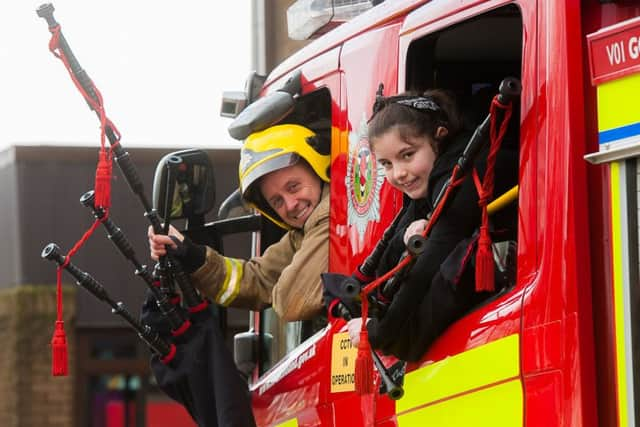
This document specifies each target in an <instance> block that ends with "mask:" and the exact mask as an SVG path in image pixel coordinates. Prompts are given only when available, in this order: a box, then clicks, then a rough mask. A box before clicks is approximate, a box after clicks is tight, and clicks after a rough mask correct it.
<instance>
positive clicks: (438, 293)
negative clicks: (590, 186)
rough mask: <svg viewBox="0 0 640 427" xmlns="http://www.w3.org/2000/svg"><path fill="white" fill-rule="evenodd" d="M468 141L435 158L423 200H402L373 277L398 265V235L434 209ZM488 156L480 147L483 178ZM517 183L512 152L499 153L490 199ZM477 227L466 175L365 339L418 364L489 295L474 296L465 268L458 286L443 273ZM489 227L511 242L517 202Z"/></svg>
mask: <svg viewBox="0 0 640 427" xmlns="http://www.w3.org/2000/svg"><path fill="white" fill-rule="evenodd" d="M468 139H469V134H466V133H464V134H461V135H459V136H458V137H457V138H455V139H454V140H452V141H451V143H450V144H448V146H446V147H445V149H444V151H443V152H442V153H441V154H440V155H439V156H438V157H437V159H436V161H435V163H434V166H433V169H432V171H431V174H430V176H429V181H428V190H427V197H426V198H425V199H419V200H411V199H408V198H407V197H406V196H405V201H404V206H403V210H402V212H401V213H400V215H402V217H401V220H400V222H399V223H398V227H397V231H396V233H395V234H394V236H393V238H392V239H391V241H390V243H389V246H388V247H387V249H386V251H385V252H384V254H383V256H382V259H381V262H380V264H379V267H378V270H377V272H376V274H377V275H378V276H380V275H382V274H384V273H385V272H387V271H389V270H390V269H391V268H393V267H394V266H395V265H396V264H397V263H398V261H399V260H400V258H401V256H402V254H403V252H404V250H405V245H404V242H403V236H404V232H405V229H406V228H407V226H408V225H409V224H410V223H412V222H413V221H415V220H417V219H424V218H426V216H427V214H428V213H429V212H431V211H432V210H433V208H434V206H433V203H434V202H435V199H436V197H437V196H438V194H439V193H440V190H441V189H442V187H443V186H444V185H445V182H446V181H447V179H448V178H449V177H450V176H451V172H452V171H453V167H454V166H455V164H456V162H457V160H458V158H459V157H460V155H461V154H462V152H463V151H464V148H465V147H466V144H467V141H468ZM487 151H488V150H487V149H486V148H485V149H484V150H482V151H481V152H480V154H479V155H478V161H476V164H475V166H476V168H477V170H478V174H479V176H480V177H483V176H484V171H485V167H486V162H485V160H486V156H487ZM517 183H518V154H517V151H515V150H512V149H507V148H502V149H501V150H500V151H499V152H498V156H497V160H496V166H495V191H494V196H497V195H500V194H502V193H504V192H505V191H507V190H509V189H510V188H511V187H513V186H514V185H516V184H517ZM480 222H481V210H480V207H479V206H478V192H477V190H476V187H475V184H474V182H473V177H472V175H471V174H470V173H469V174H467V176H466V177H465V178H464V181H463V183H462V184H461V185H460V186H459V187H458V188H457V191H455V192H454V194H452V199H451V200H449V202H448V203H447V208H446V209H445V210H444V211H443V212H442V214H441V215H440V218H439V219H438V221H437V222H436V224H435V225H434V227H433V228H432V230H431V233H430V235H429V236H428V238H427V241H426V245H425V248H424V251H423V252H422V254H421V255H419V256H418V257H417V258H416V260H415V263H414V265H413V266H412V268H411V269H410V270H409V271H408V273H407V274H406V275H405V276H404V280H403V281H402V283H401V284H400V287H399V290H398V291H397V292H396V294H395V295H394V296H393V298H392V300H391V302H390V305H389V307H388V309H387V310H386V312H385V313H384V314H383V315H382V316H381V317H380V318H375V317H374V318H372V319H371V320H370V322H369V323H368V325H367V329H368V332H369V340H370V342H371V345H372V346H373V347H374V348H377V349H380V350H382V352H384V353H386V354H393V355H394V356H396V357H398V358H399V359H403V360H407V361H417V360H419V359H420V358H421V357H422V355H423V354H424V353H425V352H426V350H427V349H428V348H429V346H430V345H431V344H432V342H433V341H434V340H435V339H436V338H437V337H438V336H439V335H440V334H441V333H442V332H443V331H444V330H445V329H446V328H447V327H448V326H449V325H450V324H451V323H453V322H454V321H455V320H457V319H458V318H460V317H461V316H462V315H463V314H464V313H465V312H467V311H469V310H470V309H471V308H472V307H473V306H475V305H477V304H478V303H480V302H481V301H482V300H483V299H485V298H487V297H488V296H490V294H488V293H486V292H483V293H476V292H475V285H474V279H473V275H474V272H473V270H474V269H473V268H466V270H465V274H464V275H463V276H462V280H460V281H459V282H458V283H452V281H451V280H450V279H451V277H450V276H451V274H447V273H446V270H447V269H448V270H451V265H448V266H447V263H449V264H451V261H449V260H450V259H451V258H449V260H447V257H448V256H449V254H451V253H452V251H453V250H454V248H456V246H457V245H458V244H459V243H461V242H467V241H469V238H470V237H471V236H472V235H473V233H474V232H475V231H476V230H477V229H478V227H479V226H480ZM491 224H492V227H493V229H494V230H501V231H504V233H503V234H505V235H506V237H505V238H504V240H515V239H516V236H517V203H512V204H511V205H510V206H509V207H508V208H505V209H503V210H501V211H499V212H497V213H496V214H494V215H493V216H492V217H491ZM463 244H466V243H463ZM456 252H457V251H456ZM452 258H453V257H452ZM458 258H460V257H458ZM445 260H447V262H445ZM453 262H458V261H457V260H454V261H453ZM443 263H444V264H443ZM454 268H455V266H454ZM443 273H444V274H443Z"/></svg>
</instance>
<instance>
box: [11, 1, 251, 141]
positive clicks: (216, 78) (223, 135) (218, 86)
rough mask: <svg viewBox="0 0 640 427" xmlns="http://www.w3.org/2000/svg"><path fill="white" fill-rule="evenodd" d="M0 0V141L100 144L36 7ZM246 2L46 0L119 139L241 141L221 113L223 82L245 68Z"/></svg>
mask: <svg viewBox="0 0 640 427" xmlns="http://www.w3.org/2000/svg"><path fill="white" fill-rule="evenodd" d="M44 2H45V1H33V0H2V1H1V5H0V16H1V17H2V23H0V149H4V148H6V147H7V146H9V145H14V144H37V145H39V144H46V145H52V144H56V145H57V144H61V143H65V144H74V145H88V146H93V145H95V146H98V145H99V123H98V120H97V117H96V116H95V114H94V113H93V112H91V111H90V110H89V108H88V106H87V105H86V103H85V102H84V100H82V98H81V96H80V94H79V92H78V91H77V89H76V88H75V86H73V83H72V82H71V79H70V77H69V76H68V74H67V72H66V70H65V68H64V66H63V65H62V62H61V61H59V60H58V59H56V58H55V57H54V56H53V55H52V54H51V53H50V52H49V49H48V43H49V39H50V33H49V31H48V29H47V25H46V22H45V21H44V20H43V19H41V18H39V17H37V15H36V13H35V10H36V9H37V7H38V6H39V5H40V4H42V3H44ZM250 3H251V2H250V1H249V0H236V1H229V2H220V1H213V0H208V1H206V0H191V1H188V2H162V1H149V0H135V1H130V0H128V1H125V0H109V1H98V0H53V5H54V7H55V9H56V11H55V13H54V16H55V17H56V19H57V21H58V22H59V23H60V24H61V26H62V32H63V34H64V35H65V37H66V39H67V41H68V42H69V45H70V46H71V49H72V50H73V52H74V53H75V55H76V57H77V58H78V60H79V62H80V64H81V65H82V67H83V68H84V69H85V70H86V71H87V73H88V74H89V76H90V77H91V78H92V79H93V81H94V82H95V84H96V86H97V87H98V89H99V90H100V91H101V92H102V95H103V98H104V101H105V107H106V111H107V115H108V116H109V117H110V118H111V120H112V121H113V122H114V124H115V125H116V126H117V127H118V129H119V130H120V133H121V134H122V136H123V138H122V143H123V145H124V146H125V147H127V146H149V147H156V146H176V147H185V148H187V147H209V146H227V147H228V146H233V147H239V146H240V143H239V142H237V141H234V140H233V139H231V138H230V137H229V136H228V134H227V130H226V128H227V126H228V125H229V123H230V120H229V119H224V118H221V117H220V115H219V111H220V96H221V94H222V91H223V90H242V89H243V87H244V80H245V78H246V76H247V75H248V74H249V71H250V69H251V60H250V57H251V46H250V40H251V37H250V36H251V35H250V31H251V11H250Z"/></svg>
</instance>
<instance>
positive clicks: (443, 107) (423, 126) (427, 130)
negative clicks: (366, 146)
mask: <svg viewBox="0 0 640 427" xmlns="http://www.w3.org/2000/svg"><path fill="white" fill-rule="evenodd" d="M440 126H443V127H445V128H447V130H448V131H449V132H448V134H447V136H446V137H444V138H440V139H438V138H436V130H437V129H438V127H440ZM394 127H395V128H397V129H398V132H399V133H400V137H401V138H402V139H403V140H405V141H407V140H409V139H410V138H415V137H419V136H428V137H430V138H431V140H433V141H434V143H435V146H434V147H433V149H434V151H435V152H436V153H439V152H441V151H442V148H444V147H442V145H443V144H444V143H446V141H447V140H449V139H451V138H453V137H455V136H456V135H457V134H458V133H459V132H460V130H461V129H462V118H461V115H460V112H459V111H458V107H457V105H456V101H455V97H454V95H453V94H452V93H451V92H449V91H445V90H443V89H432V90H428V91H426V92H424V93H423V94H422V95H420V94H418V93H411V92H406V93H403V94H400V95H395V96H389V97H386V98H382V97H378V98H377V99H376V103H375V104H374V112H373V115H372V116H371V119H370V120H369V143H371V141H372V140H373V139H374V138H376V137H379V136H381V135H383V134H384V133H386V132H388V131H389V130H391V129H392V128H394Z"/></svg>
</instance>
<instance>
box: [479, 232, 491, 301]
mask: <svg viewBox="0 0 640 427" xmlns="http://www.w3.org/2000/svg"><path fill="white" fill-rule="evenodd" d="M494 268H495V267H494V262H493V251H492V250H491V236H490V235H489V227H488V226H487V225H482V226H480V236H479V237H478V250H477V252H476V292H482V291H486V292H493V291H494V289H495V281H494V279H495V270H494Z"/></svg>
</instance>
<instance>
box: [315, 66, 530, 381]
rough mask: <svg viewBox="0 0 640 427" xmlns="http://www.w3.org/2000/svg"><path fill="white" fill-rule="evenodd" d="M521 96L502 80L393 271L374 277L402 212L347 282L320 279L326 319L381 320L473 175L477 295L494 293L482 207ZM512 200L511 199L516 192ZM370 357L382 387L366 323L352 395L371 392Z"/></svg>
mask: <svg viewBox="0 0 640 427" xmlns="http://www.w3.org/2000/svg"><path fill="white" fill-rule="evenodd" d="M520 92H521V85H520V82H519V81H518V80H517V79H515V78H505V79H504V80H503V81H502V82H501V84H500V86H499V93H498V94H497V95H496V96H495V97H494V99H493V101H492V104H491V109H490V113H489V115H488V116H487V117H486V118H485V119H484V120H483V121H482V123H481V124H480V125H478V126H477V128H476V129H475V131H474V133H473V134H472V136H471V138H470V139H469V141H468V143H467V145H466V146H465V149H464V151H463V153H462V154H461V156H460V157H459V158H458V160H457V162H456V164H455V166H454V167H453V171H452V173H451V176H450V177H449V178H448V179H447V181H446V182H445V184H444V185H443V186H442V188H441V190H440V192H439V193H438V194H437V196H436V198H435V200H434V203H433V206H434V208H433V210H432V212H431V213H430V214H429V215H428V216H427V218H428V222H427V226H426V227H425V229H424V230H423V232H422V233H421V234H417V235H414V236H411V237H410V238H409V239H408V241H407V243H406V250H405V251H404V253H403V254H402V255H401V257H400V261H399V262H398V264H397V265H396V266H395V267H394V268H392V269H391V270H389V271H388V272H386V273H385V274H383V275H381V276H380V277H377V278H376V277H375V275H376V268H377V266H378V265H379V263H380V261H381V259H382V256H383V254H384V253H385V251H386V249H387V247H388V245H389V243H390V241H391V239H392V238H393V237H394V236H395V235H396V234H397V233H398V230H397V228H398V224H399V223H400V220H401V218H402V216H403V213H404V210H401V211H400V212H399V213H398V214H397V216H396V217H395V219H394V220H393V221H392V223H391V224H390V225H389V226H388V227H387V229H386V230H385V232H384V233H383V235H382V237H381V239H380V240H379V241H378V243H377V245H376V246H375V247H374V249H373V250H372V251H371V253H370V254H369V256H368V257H367V258H366V259H365V260H364V261H363V263H362V264H361V265H360V266H359V267H358V268H357V269H356V270H355V271H354V273H353V275H352V276H342V275H338V274H328V275H326V276H323V282H324V286H325V293H326V294H328V295H329V296H330V297H334V298H335V299H334V302H333V303H332V304H331V305H330V310H331V314H332V315H333V316H334V317H343V318H345V319H346V320H349V319H350V318H352V317H354V316H356V315H359V316H361V317H362V318H363V319H366V318H367V317H368V315H370V314H371V313H372V312H373V313H375V315H376V316H378V317H381V316H384V313H385V311H386V309H387V308H388V306H389V304H390V302H391V301H392V300H393V297H394V295H395V294H396V292H397V291H398V290H399V288H400V286H402V283H403V281H404V278H405V276H406V275H407V274H408V272H409V271H410V270H411V268H412V266H413V264H414V263H415V260H416V258H417V257H418V256H419V255H420V254H421V253H422V252H423V251H424V248H425V245H426V242H427V239H428V236H429V233H430V232H431V230H432V229H433V227H434V225H435V224H436V223H437V221H438V218H439V217H440V216H441V215H442V213H443V212H444V211H445V210H446V209H447V206H448V203H449V202H450V201H451V200H452V199H453V197H454V195H455V192H456V190H457V188H458V187H459V185H460V184H461V183H462V182H463V181H464V179H465V177H466V176H468V174H470V173H473V175H474V176H473V178H474V182H475V184H476V188H477V190H478V194H479V204H480V207H481V211H482V220H481V225H480V230H479V235H478V238H477V253H476V272H475V273H476V274H475V277H476V291H478V292H482V291H493V290H494V270H493V269H494V258H493V253H492V252H491V243H492V242H491V238H490V236H489V225H488V209H487V205H488V202H489V201H490V199H491V198H492V197H493V187H494V182H493V180H494V176H493V174H494V166H495V159H496V155H497V152H498V150H499V149H500V144H501V141H502V139H503V137H504V135H505V133H506V130H507V126H508V123H509V119H510V117H511V103H512V101H513V100H514V99H516V98H517V97H519V96H520ZM499 111H503V112H504V114H503V116H502V120H501V123H500V126H498V125H497V122H498V118H497V116H498V112H499ZM488 137H489V138H488ZM487 139H490V147H489V151H488V155H487V170H486V171H485V176H484V180H483V181H480V179H479V178H478V176H477V173H476V172H475V170H474V169H473V166H474V163H475V161H476V159H477V157H478V154H479V153H480V151H481V149H482V148H483V147H484V146H485V142H486V141H487ZM511 194H515V192H512V193H511ZM374 291H377V292H374ZM372 357H373V363H375V364H376V366H377V367H378V371H379V372H380V375H381V376H382V380H383V383H384V382H386V381H387V379H385V376H389V375H388V374H387V373H385V371H384V369H380V367H379V366H378V365H379V363H378V362H379V360H378V359H379V358H378V357H377V355H376V352H375V351H373V350H371V348H370V346H369V343H368V334H367V329H366V322H365V321H363V322H362V329H361V333H360V343H359V345H358V357H357V359H356V372H355V383H356V390H358V391H359V392H360V393H368V392H371V383H372V378H371V373H372V361H371V358H372Z"/></svg>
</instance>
